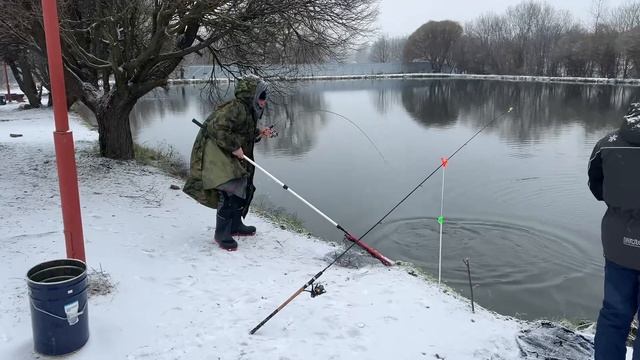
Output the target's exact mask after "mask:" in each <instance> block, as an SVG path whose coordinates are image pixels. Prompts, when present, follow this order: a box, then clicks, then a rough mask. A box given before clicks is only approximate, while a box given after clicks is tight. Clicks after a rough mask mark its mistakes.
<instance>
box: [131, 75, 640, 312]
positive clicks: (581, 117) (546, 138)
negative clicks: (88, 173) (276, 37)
mask: <svg viewBox="0 0 640 360" xmlns="http://www.w3.org/2000/svg"><path fill="white" fill-rule="evenodd" d="M297 85H298V86H297V87H296V88H295V89H293V90H291V92H290V94H289V95H287V96H279V97H274V99H273V101H271V103H270V105H269V109H268V112H267V114H266V116H265V117H264V118H263V120H262V121H261V122H262V124H261V125H263V126H266V125H270V124H274V125H275V128H276V129H277V130H278V132H279V136H278V137H277V138H273V139H267V140H263V141H262V142H260V143H259V144H257V148H256V160H257V161H258V162H259V163H260V164H262V165H263V167H265V168H266V169H268V170H269V171H270V172H272V174H274V175H275V176H276V177H278V178H280V179H281V180H283V181H284V182H285V183H287V184H288V185H289V186H290V187H292V188H293V189H294V190H295V191H296V192H298V193H299V194H300V195H302V196H303V197H305V198H306V199H307V200H308V201H310V202H311V203H312V204H314V205H315V206H316V207H318V208H319V209H321V210H322V211H324V212H325V213H326V214H327V215H329V216H330V217H331V218H333V219H334V220H336V221H337V222H338V223H340V224H342V225H343V226H344V227H345V228H347V229H348V230H350V231H351V232H353V233H354V234H356V235H359V234H362V233H364V232H365V231H366V230H367V229H369V228H370V227H371V226H373V225H374V224H375V223H376V222H377V221H378V220H379V219H380V218H381V217H382V216H383V215H384V214H385V213H386V212H387V211H388V210H390V209H391V208H392V207H393V206H394V205H395V204H396V203H397V202H398V201H399V200H401V199H402V198H403V197H404V196H405V195H406V194H407V193H408V192H409V191H410V190H411V189H412V188H413V187H415V186H416V185H417V184H418V183H419V182H420V181H421V180H422V179H424V178H425V177H426V176H427V175H428V174H429V173H431V172H432V171H433V170H434V169H435V168H436V167H437V166H438V165H439V164H440V159H441V158H442V157H447V156H449V155H450V154H451V153H452V152H453V151H454V150H455V149H457V148H458V147H459V146H460V145H462V144H463V143H464V142H465V141H467V140H468V139H469V138H470V137H471V136H472V135H473V134H474V133H475V132H476V131H478V130H479V129H480V128H482V126H484V124H486V123H487V122H489V121H491V120H493V119H494V118H495V117H496V116H499V115H500V114H503V113H504V112H505V111H506V110H507V109H508V108H509V107H511V106H513V107H514V111H513V112H512V113H509V114H506V115H505V116H503V117H501V118H500V119H499V120H497V121H496V122H495V123H493V124H492V125H491V126H490V127H488V128H487V129H486V130H485V131H483V132H482V133H481V134H480V135H479V136H478V137H477V138H476V139H475V140H473V141H472V142H471V143H470V144H469V145H467V147H465V148H464V149H463V150H462V151H461V152H460V153H459V154H458V155H456V156H455V157H454V158H453V159H452V160H451V161H450V163H449V167H448V168H447V170H446V172H445V176H444V181H445V190H444V216H445V218H446V222H445V225H444V234H443V243H444V245H443V269H442V278H443V281H444V282H445V283H446V284H448V285H449V286H452V287H453V288H455V289H457V290H458V291H459V292H460V293H462V294H463V295H465V296H468V293H469V289H468V283H467V275H466V267H465V265H464V264H463V262H462V260H463V259H464V258H467V257H468V258H470V259H471V267H472V276H473V280H474V283H475V284H477V286H476V288H475V289H474V293H475V294H474V295H475V298H476V300H477V302H478V303H480V304H481V305H483V306H485V307H487V308H489V309H493V310H495V311H498V312H500V313H502V314H507V315H516V316H518V317H521V318H524V319H537V318H543V317H544V318H568V319H571V320H579V319H585V320H594V319H595V318H596V316H597V311H598V310H599V307H600V303H601V296H602V278H603V276H602V266H603V262H604V261H603V258H602V250H601V244H600V234H599V228H600V219H601V216H602V214H603V213H604V210H605V208H604V205H603V204H601V203H598V202H597V201H595V199H593V197H592V196H591V194H590V192H589V190H588V187H587V176H586V171H587V163H588V159H589V156H590V153H591V150H592V148H593V146H594V145H595V143H596V142H597V140H598V139H599V138H600V137H602V136H604V135H605V134H606V133H607V132H609V131H612V130H614V129H615V128H616V127H617V126H619V124H620V123H621V119H622V116H623V115H624V113H625V110H626V107H627V105H628V103H629V102H630V101H631V100H633V99H638V98H639V97H640V89H638V88H634V87H613V86H595V85H576V84H541V83H515V82H498V81H463V80H364V81H317V82H304V83H299V84H297ZM213 108H214V102H212V101H210V100H209V99H208V96H207V94H206V93H203V92H202V91H201V90H200V88H199V87H195V86H181V87H172V88H170V89H169V90H158V91H156V92H154V93H152V94H150V95H149V96H147V97H145V98H144V99H142V100H141V101H140V102H139V103H138V105H137V106H136V108H135V109H134V112H133V114H132V128H133V130H134V137H135V139H136V141H137V142H139V143H143V144H146V145H148V146H151V147H166V146H171V147H173V148H174V149H175V150H176V151H177V153H178V154H179V155H180V156H181V157H182V158H183V159H184V160H185V161H187V160H188V157H189V154H190V151H191V146H192V144H193V140H194V138H195V135H196V133H197V130H198V129H197V128H196V127H195V126H194V125H193V124H192V123H191V119H192V118H197V119H200V120H203V119H204V118H206V116H207V115H208V114H209V113H210V112H211V111H212V110H213ZM333 113H336V114H339V115H340V116H339V115H336V114H333ZM342 116H344V117H346V118H347V119H349V120H346V119H344V118H343V117H342ZM442 182H443V176H442V173H440V172H438V173H437V174H436V175H435V176H434V177H433V178H431V179H430V180H429V181H427V182H426V183H425V184H424V186H423V187H422V188H421V189H419V190H418V191H417V192H416V193H415V194H414V195H413V196H412V197H411V198H410V199H409V200H407V201H406V202H405V203H404V204H403V205H402V206H401V207H400V208H398V209H397V210H396V211H395V212H394V213H393V214H392V215H391V216H390V217H389V218H388V219H387V220H386V221H384V222H383V223H382V224H381V225H379V226H378V227H377V228H376V229H375V230H374V231H373V232H372V233H371V234H370V235H368V236H367V237H366V238H365V239H364V240H365V241H366V242H368V243H369V244H371V245H373V246H375V247H376V248H378V249H379V250H381V251H382V252H383V253H384V254H385V255H387V256H388V257H390V258H392V259H394V260H404V261H410V262H412V263H414V264H416V265H418V266H419V267H421V268H423V269H424V270H425V271H426V272H428V273H430V274H431V275H433V276H434V277H437V269H438V246H439V224H438V222H437V217H438V216H439V215H440V207H441V200H442V199H441V195H442ZM256 184H257V187H258V194H257V195H256V200H255V202H256V203H259V204H261V206H265V207H272V208H283V209H285V210H286V211H287V212H288V213H290V214H295V215H296V216H297V217H298V218H299V219H301V220H302V221H303V222H304V224H305V226H306V227H307V229H309V230H310V231H311V232H312V233H313V234H314V235H316V236H319V237H321V238H325V239H328V240H339V239H341V237H342V236H341V233H340V232H339V231H338V230H336V229H335V228H334V227H333V226H332V225H330V224H329V223H327V222H326V221H325V220H324V219H323V218H321V217H320V216H319V215H317V214H316V213H315V212H313V211H312V210H310V209H308V208H307V207H306V206H305V205H303V204H302V203H300V202H299V201H298V200H297V199H295V198H294V197H293V196H292V195H291V194H289V193H287V192H285V191H283V190H282V189H281V188H280V187H279V186H277V185H276V184H274V183H273V182H272V181H271V180H270V179H269V178H267V177H266V176H264V175H262V174H260V173H259V172H257V175H256ZM202 209H203V211H202V216H210V217H211V221H212V224H213V222H214V217H213V216H212V214H211V212H210V211H207V210H206V208H204V207H203V208H202ZM212 246H213V245H212ZM317 270H319V269H315V270H314V269H309V271H310V274H311V273H315V271H317ZM327 275H328V276H330V274H327ZM301 281H303V279H301ZM389 286H390V287H392V286H393V284H389Z"/></svg>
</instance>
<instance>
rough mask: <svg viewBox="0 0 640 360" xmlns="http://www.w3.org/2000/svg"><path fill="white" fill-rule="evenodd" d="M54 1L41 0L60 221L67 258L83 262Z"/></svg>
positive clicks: (82, 238) (56, 12)
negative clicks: (60, 209) (52, 118)
mask: <svg viewBox="0 0 640 360" xmlns="http://www.w3.org/2000/svg"><path fill="white" fill-rule="evenodd" d="M56 3H57V1H56V0H42V15H43V18H44V29H45V37H46V41H47V58H48V63H49V76H50V80H51V95H52V96H53V114H54V117H55V123H56V131H55V132H54V133H53V140H54V143H55V148H56V161H57V163H58V178H59V180H60V202H61V203H62V221H63V223H64V237H65V243H66V247H67V257H69V258H73V259H78V260H82V261H85V262H86V259H85V254H84V236H83V234H82V217H81V214H80V194H79V191H78V174H77V170H76V158H75V149H74V146H73V133H72V132H71V130H70V129H69V118H68V114H67V94H66V89H65V85H64V71H63V67H62V51H61V48H60V29H59V23H58V8H57V4H56Z"/></svg>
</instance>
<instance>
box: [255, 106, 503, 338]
mask: <svg viewBox="0 0 640 360" xmlns="http://www.w3.org/2000/svg"><path fill="white" fill-rule="evenodd" d="M512 111H513V107H509V109H508V110H507V111H505V112H503V113H502V114H500V115H499V116H497V117H495V118H494V119H493V120H491V121H489V122H487V123H486V124H485V125H484V126H483V127H482V128H480V130H478V131H477V132H476V133H475V134H474V135H473V136H471V137H470V138H469V140H467V141H466V142H465V143H464V144H462V145H461V146H460V147H459V148H458V149H456V151H454V152H453V153H452V154H451V155H450V156H449V157H448V158H446V159H447V160H450V159H451V158H453V157H454V156H456V154H458V153H459V152H460V151H461V150H462V149H463V148H464V147H465V146H467V144H469V143H470V142H471V141H472V140H473V139H475V138H476V137H477V136H478V135H480V133H482V132H483V131H484V130H485V129H486V128H488V127H489V126H491V124H493V123H494V122H496V121H498V120H499V119H501V118H502V117H504V116H505V115H506V114H508V113H510V112H512ZM444 165H445V162H444V161H442V162H441V163H440V165H439V166H438V167H437V168H436V169H435V170H433V172H431V173H430V174H429V175H428V176H427V177H426V178H425V179H424V180H422V181H421V182H420V183H419V184H418V185H416V187H414V188H413V190H411V191H410V192H409V193H408V194H407V195H406V196H405V197H404V198H403V199H402V200H400V202H398V203H397V204H396V205H395V206H394V207H393V208H391V210H389V211H388V212H387V213H386V214H385V215H384V216H383V217H382V218H380V220H378V221H377V222H376V223H375V224H374V225H373V226H372V227H371V228H370V229H369V230H367V231H366V232H365V233H364V235H362V236H361V237H360V240H362V239H363V238H364V237H365V236H367V235H368V234H369V233H371V231H373V229H375V228H376V227H377V226H378V225H380V224H382V222H383V221H384V220H385V219H386V218H387V217H388V216H389V215H391V213H393V212H394V211H395V210H396V209H397V208H398V207H399V206H400V205H402V204H403V203H404V202H405V201H406V200H407V199H408V198H409V197H411V195H413V194H414V193H415V192H416V191H417V190H418V189H419V188H420V187H422V185H424V183H426V182H427V181H428V180H429V179H430V178H431V177H432V176H433V175H434V174H435V173H436V172H438V170H440V169H441V168H442V167H443V166H444ZM356 244H357V243H356V242H354V243H353V244H351V245H350V246H349V247H347V248H346V249H345V250H344V251H343V252H342V253H341V254H340V255H338V256H337V257H336V258H335V259H334V260H333V261H332V262H331V263H330V264H329V265H327V266H326V267H325V268H324V269H322V270H321V271H320V272H319V273H317V274H316V275H314V276H313V277H312V278H311V279H310V280H309V281H307V282H306V283H305V284H304V285H302V287H300V288H299V289H298V290H297V291H296V292H294V293H293V295H291V296H290V297H289V298H288V299H287V300H286V301H285V302H283V303H282V304H281V305H280V306H278V308H276V309H275V310H274V311H273V312H272V313H271V314H269V316H267V317H266V318H265V319H264V320H262V321H261V322H260V323H259V324H258V325H257V326H256V327H255V328H253V329H252V330H251V331H250V332H249V334H251V335H253V334H255V333H256V332H257V331H258V330H260V328H261V327H262V326H264V324H266V323H267V322H268V321H269V320H271V319H272V318H273V317H274V316H275V315H276V314H277V313H278V312H280V311H281V310H282V309H284V308H285V307H286V306H287V305H288V304H289V303H290V302H291V301H293V300H294V299H295V298H296V297H298V295H300V294H302V293H303V292H305V291H307V290H306V289H307V288H308V287H309V286H311V290H310V291H307V292H309V293H311V297H312V298H315V297H316V296H319V295H322V294H324V293H325V292H326V290H325V288H324V286H322V285H319V284H315V282H316V281H317V280H318V279H319V278H320V277H321V276H322V275H323V274H324V273H325V271H327V270H329V268H331V267H332V266H333V265H335V264H336V263H337V262H338V260H340V259H341V258H342V257H343V256H344V255H346V254H347V253H348V252H349V251H350V250H351V249H352V248H353V247H354V246H355V245H356Z"/></svg>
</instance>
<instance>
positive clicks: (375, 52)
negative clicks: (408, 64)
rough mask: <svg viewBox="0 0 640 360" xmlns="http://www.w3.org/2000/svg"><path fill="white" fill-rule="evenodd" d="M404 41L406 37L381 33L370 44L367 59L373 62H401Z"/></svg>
mask: <svg viewBox="0 0 640 360" xmlns="http://www.w3.org/2000/svg"><path fill="white" fill-rule="evenodd" d="M406 42H407V39H406V38H402V37H388V36H387V35H382V36H380V37H379V38H378V40H376V41H375V42H374V43H373V45H371V50H370V53H369V59H370V60H371V61H372V62H374V63H397V62H401V61H402V53H403V51H404V46H405V44H406Z"/></svg>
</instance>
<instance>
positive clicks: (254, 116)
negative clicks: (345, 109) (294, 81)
mask: <svg viewBox="0 0 640 360" xmlns="http://www.w3.org/2000/svg"><path fill="white" fill-rule="evenodd" d="M267 91H268V85H267V83H265V82H264V81H262V80H261V79H260V78H258V77H257V76H247V77H244V78H242V79H240V80H239V81H238V82H237V83H236V86H235V99H233V100H231V101H229V102H226V103H224V104H222V105H220V106H219V107H218V108H217V109H216V111H214V112H213V113H212V114H211V115H210V116H209V117H208V118H207V119H206V120H205V122H204V126H205V128H204V129H202V130H201V131H200V133H198V136H197V137H196V140H195V142H194V146H193V149H192V152H191V166H190V174H189V178H188V179H187V183H186V184H185V186H184V189H183V191H184V192H185V193H187V194H188V195H189V196H191V197H193V198H194V199H196V200H197V201H198V202H200V203H201V204H203V205H205V206H208V207H210V208H217V210H218V211H217V215H216V230H215V235H214V240H215V241H216V242H217V243H218V245H219V246H220V247H221V248H223V249H225V250H229V251H233V250H236V249H237V248H238V243H237V242H236V241H235V239H234V238H233V236H251V235H254V234H255V233H256V228H255V227H254V226H247V225H245V224H244V223H243V222H242V217H245V216H246V215H247V212H248V209H249V205H250V204H251V199H252V197H253V193H254V191H255V187H254V185H253V175H254V172H255V169H254V168H253V166H251V165H250V164H248V163H247V162H246V161H244V158H245V156H246V157H248V158H250V159H253V145H254V143H256V142H258V141H260V139H261V138H263V137H271V136H272V133H273V131H272V130H271V129H270V128H265V129H262V130H259V129H258V128H257V123H258V120H259V119H260V118H261V117H262V113H263V111H264V108H265V106H266V101H267Z"/></svg>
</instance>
